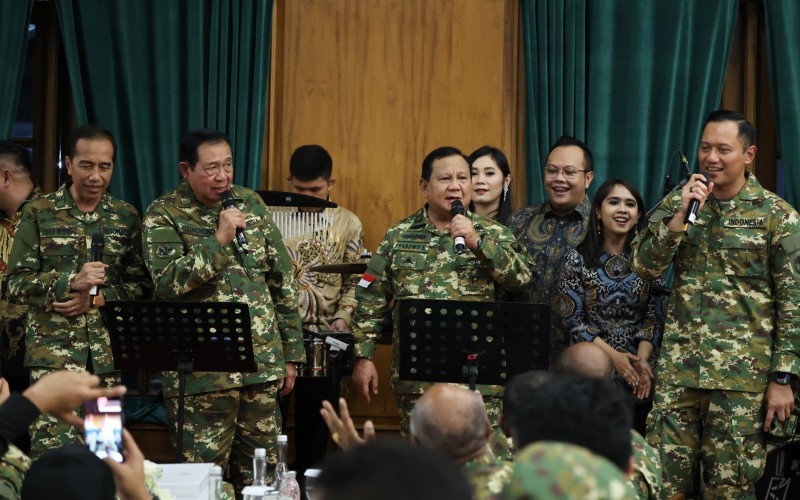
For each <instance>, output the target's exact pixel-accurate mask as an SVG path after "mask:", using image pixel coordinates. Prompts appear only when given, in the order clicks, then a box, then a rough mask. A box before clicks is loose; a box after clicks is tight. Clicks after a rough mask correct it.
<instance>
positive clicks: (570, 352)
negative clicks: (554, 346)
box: [553, 342, 614, 379]
mask: <svg viewBox="0 0 800 500" xmlns="http://www.w3.org/2000/svg"><path fill="white" fill-rule="evenodd" d="M553 371H554V372H555V373H558V374H561V375H582V376H584V377H590V378H603V379H610V378H611V376H612V375H613V374H614V365H613V364H612V363H611V359H610V358H609V357H608V355H607V354H606V353H605V352H603V349H602V348H600V347H599V346H597V345H595V344H593V343H591V342H578V343H577V344H573V345H571V346H569V347H568V348H567V349H565V350H564V352H562V353H561V356H560V357H559V358H558V360H557V361H556V363H555V365H554V366H553Z"/></svg>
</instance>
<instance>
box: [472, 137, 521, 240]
mask: <svg viewBox="0 0 800 500" xmlns="http://www.w3.org/2000/svg"><path fill="white" fill-rule="evenodd" d="M484 156H488V157H489V158H491V159H492V161H494V162H495V163H496V164H497V168H499V169H500V171H501V172H503V181H505V180H506V177H508V176H509V175H511V168H509V166H508V158H506V155H505V154H503V152H502V151H500V150H499V149H497V148H496V147H494V146H482V147H480V148H478V149H476V150H475V151H473V152H472V154H471V155H469V156H468V157H467V163H469V168H470V172H472V164H473V163H475V160H477V159H478V158H483V157H484ZM469 209H470V211H472V212H474V211H475V205H474V204H473V203H472V202H470V203H469ZM511 211H512V210H511V184H509V185H508V191H505V192H504V193H501V194H500V207H499V209H498V211H497V222H499V223H500V224H503V225H506V223H508V218H509V216H511Z"/></svg>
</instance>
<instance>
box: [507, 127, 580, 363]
mask: <svg viewBox="0 0 800 500" xmlns="http://www.w3.org/2000/svg"><path fill="white" fill-rule="evenodd" d="M593 178H594V162H593V159H592V152H591V150H589V146H587V145H586V144H584V143H583V142H581V141H579V140H577V139H575V138H574V137H569V136H563V137H561V138H559V139H558V140H557V141H556V143H555V144H553V147H552V148H550V153H549V154H548V155H547V161H546V164H545V168H544V187H545V189H546V190H547V201H545V202H544V203H542V204H539V205H533V206H530V207H527V208H522V209H520V210H517V211H515V212H514V213H512V214H511V217H509V219H508V227H509V228H511V231H512V232H513V233H514V236H516V238H517V240H519V242H520V243H522V244H523V245H525V247H526V248H527V250H528V253H530V255H531V257H532V258H533V263H534V266H535V269H536V274H535V275H534V277H533V279H532V280H531V283H530V285H529V287H528V290H527V294H526V299H527V301H529V302H533V303H535V304H548V305H550V362H551V363H553V362H554V361H555V360H556V358H558V355H559V354H561V351H563V350H564V349H566V348H567V346H569V337H568V336H567V334H566V333H565V332H564V326H563V324H562V321H561V317H560V316H559V308H558V307H557V306H556V300H555V299H557V298H558V273H559V269H560V267H561V265H560V264H561V259H562V258H563V257H564V255H566V254H567V253H568V252H569V250H570V249H572V248H575V247H576V246H577V245H578V243H580V242H581V241H583V238H584V236H586V228H587V227H588V220H589V212H590V210H589V207H590V203H589V198H588V197H587V196H586V190H587V189H589V184H591V182H592V179H593Z"/></svg>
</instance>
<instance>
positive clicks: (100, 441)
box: [83, 398, 122, 462]
mask: <svg viewBox="0 0 800 500" xmlns="http://www.w3.org/2000/svg"><path fill="white" fill-rule="evenodd" d="M83 421H84V424H83V425H84V431H85V433H84V438H85V440H86V445H87V446H88V447H89V449H90V450H92V452H93V453H94V454H95V455H97V456H98V457H100V458H105V457H111V458H112V459H113V460H115V461H117V462H122V400H121V399H111V398H97V399H96V400H92V401H87V402H86V403H84V405H83Z"/></svg>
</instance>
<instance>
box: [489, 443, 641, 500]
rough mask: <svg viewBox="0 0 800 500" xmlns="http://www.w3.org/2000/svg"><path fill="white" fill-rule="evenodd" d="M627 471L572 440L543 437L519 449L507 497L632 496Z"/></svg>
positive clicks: (609, 498) (510, 499)
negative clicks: (572, 442) (626, 476)
mask: <svg viewBox="0 0 800 500" xmlns="http://www.w3.org/2000/svg"><path fill="white" fill-rule="evenodd" d="M626 482H627V481H626V479H625V476H624V475H623V473H622V472H621V471H620V470H619V469H618V468H617V467H616V466H615V465H614V464H613V463H611V462H610V461H608V460H607V459H605V458H603V457H601V456H599V455H595V454H594V453H592V452H591V451H589V450H587V449H586V448H583V447H581V446H576V445H574V444H570V443H560V442H552V441H539V442H536V443H533V444H531V445H529V446H527V447H526V448H525V449H523V450H522V451H520V452H519V453H517V458H516V460H515V461H514V469H513V472H512V474H511V480H510V482H509V484H508V485H507V486H506V487H505V488H504V489H503V493H502V495H501V496H500V498H502V499H503V500H521V499H535V498H541V499H551V500H552V499H564V500H571V499H576V498H597V499H607V500H612V499H632V498H633V497H632V496H631V495H630V491H629V490H628V489H627V487H626Z"/></svg>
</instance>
